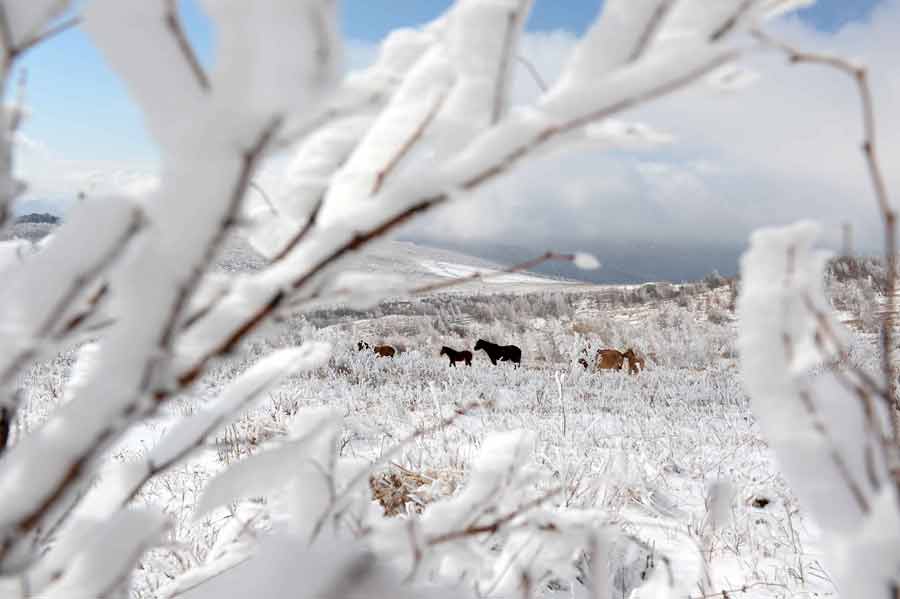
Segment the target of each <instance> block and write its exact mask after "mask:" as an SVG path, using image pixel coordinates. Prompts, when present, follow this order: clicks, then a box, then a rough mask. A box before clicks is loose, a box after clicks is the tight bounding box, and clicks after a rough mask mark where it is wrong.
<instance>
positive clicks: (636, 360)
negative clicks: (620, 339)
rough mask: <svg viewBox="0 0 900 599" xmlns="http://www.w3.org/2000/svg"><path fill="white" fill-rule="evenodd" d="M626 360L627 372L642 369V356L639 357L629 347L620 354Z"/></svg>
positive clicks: (632, 372) (636, 371)
mask: <svg viewBox="0 0 900 599" xmlns="http://www.w3.org/2000/svg"><path fill="white" fill-rule="evenodd" d="M622 355H623V356H624V357H625V358H626V359H627V360H628V373H629V374H637V373H639V372H640V371H642V370H643V369H644V365H645V364H644V358H642V357H640V356H639V355H637V354H636V353H634V350H633V349H631V348H630V347H629V348H628V350H627V351H626V352H625V353H624V354H622Z"/></svg>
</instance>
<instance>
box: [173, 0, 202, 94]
mask: <svg viewBox="0 0 900 599" xmlns="http://www.w3.org/2000/svg"><path fill="white" fill-rule="evenodd" d="M165 24H166V27H167V28H168V29H169V33H171V34H172V37H174V38H175V42H176V43H177V44H178V49H179V50H181V54H182V56H183V57H184V60H185V62H187V64H188V67H190V69H191V71H192V72H193V73H194V77H195V78H196V79H197V84H198V85H199V86H200V88H201V89H203V90H205V91H209V90H210V83H209V77H207V76H206V71H204V70H203V66H202V65H201V64H200V60H199V59H198V58H197V54H196V53H195V52H194V47H193V46H191V42H190V41H189V40H188V38H187V34H186V33H185V32H184V27H182V26H181V19H180V18H179V16H178V6H177V5H176V0H166V14H165Z"/></svg>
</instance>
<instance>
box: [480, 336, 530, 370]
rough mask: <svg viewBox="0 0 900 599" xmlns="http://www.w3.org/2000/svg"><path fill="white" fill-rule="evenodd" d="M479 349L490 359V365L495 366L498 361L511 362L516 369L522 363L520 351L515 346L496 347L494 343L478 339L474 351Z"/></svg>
mask: <svg viewBox="0 0 900 599" xmlns="http://www.w3.org/2000/svg"><path fill="white" fill-rule="evenodd" d="M479 349H482V350H484V353H486V354H487V356H488V358H490V359H491V364H496V363H497V361H498V360H499V361H501V362H512V363H514V364H515V365H516V366H517V367H518V366H519V365H520V364H521V363H522V350H521V349H519V348H518V347H516V346H515V345H497V344H496V343H491V342H490V341H485V340H484V339H479V340H478V342H477V343H476V344H475V351H478V350H479Z"/></svg>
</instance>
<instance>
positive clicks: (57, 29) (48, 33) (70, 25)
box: [13, 16, 81, 59]
mask: <svg viewBox="0 0 900 599" xmlns="http://www.w3.org/2000/svg"><path fill="white" fill-rule="evenodd" d="M79 25H81V17H77V16H76V17H71V18H69V19H65V20H64V21H60V22H59V23H57V24H56V25H53V26H52V27H50V28H49V29H47V30H45V31H44V32H42V33H40V34H38V35H36V36H34V37H33V38H31V39H29V40H27V41H25V42H24V43H23V44H22V45H20V46H18V47H16V48H15V49H14V51H13V59H15V58H17V57H18V56H21V55H22V54H25V53H26V52H28V51H29V50H31V49H32V48H34V47H35V46H38V45H40V44H43V43H44V42H46V41H47V40H49V39H50V38H53V37H56V36H57V35H59V34H61V33H65V32H66V31H68V30H69V29H74V28H75V27H78V26H79Z"/></svg>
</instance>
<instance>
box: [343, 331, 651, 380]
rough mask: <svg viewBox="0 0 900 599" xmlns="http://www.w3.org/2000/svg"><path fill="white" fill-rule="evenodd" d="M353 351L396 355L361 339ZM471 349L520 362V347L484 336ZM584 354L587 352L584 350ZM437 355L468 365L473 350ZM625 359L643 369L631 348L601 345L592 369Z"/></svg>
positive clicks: (633, 368) (617, 365)
mask: <svg viewBox="0 0 900 599" xmlns="http://www.w3.org/2000/svg"><path fill="white" fill-rule="evenodd" d="M356 349H357V351H363V350H366V351H371V352H374V353H375V354H376V355H377V356H379V357H381V358H393V357H394V356H395V355H396V354H397V350H396V349H395V348H394V347H391V346H390V345H374V346H373V345H369V344H368V343H366V342H365V341H360V342H358V343H357V344H356ZM474 350H475V351H479V350H481V351H483V352H484V353H485V354H487V357H488V359H489V360H490V361H491V364H493V365H495V366H496V365H497V363H498V362H512V363H513V364H514V365H515V367H516V368H518V367H519V366H520V365H521V364H522V349H521V348H520V347H518V346H516V345H497V344H496V343H491V342H490V341H485V340H484V339H479V340H478V341H476V342H475V348H474ZM582 353H584V355H585V356H587V351H586V350H584V351H583V352H582ZM440 355H441V356H447V358H448V359H449V360H450V366H456V363H457V362H463V363H465V365H466V366H471V365H472V358H473V353H472V352H471V351H469V350H467V349H464V350H456V349H453V348H452V347H447V346H446V345H445V346H443V347H442V348H441V353H440ZM626 360H627V361H628V372H629V374H637V373H639V372H640V371H642V370H643V369H644V366H645V362H644V359H643V358H642V357H640V356H638V355H637V354H636V353H635V352H634V350H633V349H631V348H628V349H626V350H625V351H624V352H620V351H619V350H617V349H609V348H602V349H598V350H597V352H596V353H595V354H594V371H600V370H622V367H623V366H624V365H625V361H626ZM578 363H579V364H581V365H582V366H583V367H584V368H585V369H587V368H588V367H589V366H590V364H588V361H587V358H586V357H582V358H579V359H578Z"/></svg>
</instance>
